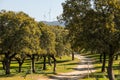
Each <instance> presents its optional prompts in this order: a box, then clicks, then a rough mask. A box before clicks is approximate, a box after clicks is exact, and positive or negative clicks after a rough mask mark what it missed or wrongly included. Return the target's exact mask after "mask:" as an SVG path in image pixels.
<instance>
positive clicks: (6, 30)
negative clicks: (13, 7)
mask: <svg viewBox="0 0 120 80" xmlns="http://www.w3.org/2000/svg"><path fill="white" fill-rule="evenodd" d="M39 36H40V30H39V28H38V26H37V23H36V22H35V21H34V19H32V18H31V17H29V16H28V15H27V14H25V13H23V12H18V13H16V12H13V11H1V12H0V49H1V53H2V54H4V55H5V57H4V63H5V70H6V74H10V62H11V59H12V58H13V57H15V55H16V54H17V53H26V54H37V53H39V52H40V47H39Z"/></svg>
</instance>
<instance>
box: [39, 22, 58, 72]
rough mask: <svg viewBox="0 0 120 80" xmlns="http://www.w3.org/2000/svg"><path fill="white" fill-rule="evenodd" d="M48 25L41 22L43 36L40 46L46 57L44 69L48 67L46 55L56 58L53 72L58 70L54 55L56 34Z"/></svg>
mask: <svg viewBox="0 0 120 80" xmlns="http://www.w3.org/2000/svg"><path fill="white" fill-rule="evenodd" d="M48 27H49V26H48V25H45V24H43V23H41V22H40V23H39V28H40V30H41V33H42V35H41V37H40V39H41V40H40V43H41V44H40V46H41V49H42V55H43V57H44V64H43V70H45V69H46V56H49V57H51V58H53V60H54V68H53V72H54V73H55V72H56V58H55V57H54V55H55V54H56V51H55V44H56V42H55V39H56V36H55V34H54V33H53V32H52V31H51V30H50V29H49V28H48Z"/></svg>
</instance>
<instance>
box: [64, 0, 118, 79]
mask: <svg viewBox="0 0 120 80" xmlns="http://www.w3.org/2000/svg"><path fill="white" fill-rule="evenodd" d="M116 1H118V0H114V1H113V0H95V1H93V3H92V4H91V0H75V1H73V0H67V1H66V2H65V3H63V14H62V20H64V21H65V22H66V27H67V28H68V30H69V31H70V35H71V36H72V40H73V42H74V43H73V44H74V46H78V47H81V48H84V49H86V50H89V51H96V52H100V50H101V52H103V53H106V54H107V55H108V56H109V61H108V69H107V72H108V77H109V79H110V80H114V75H113V71H112V65H113V58H114V55H115V53H116V52H118V51H119V48H120V46H119V38H120V37H119V36H120V35H119V34H120V33H119V32H120V30H119V28H118V27H119V26H118V25H117V24H116V21H115V20H116V16H118V13H119V12H120V11H119V7H118V6H119V3H117V2H116ZM73 14H74V15H73ZM117 23H119V21H117ZM74 46H73V47H74Z"/></svg>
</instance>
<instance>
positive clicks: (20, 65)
mask: <svg viewBox="0 0 120 80" xmlns="http://www.w3.org/2000/svg"><path fill="white" fill-rule="evenodd" d="M21 68H22V63H19V71H18V72H19V73H20V72H21Z"/></svg>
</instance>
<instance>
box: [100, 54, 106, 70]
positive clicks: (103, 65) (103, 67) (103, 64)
mask: <svg viewBox="0 0 120 80" xmlns="http://www.w3.org/2000/svg"><path fill="white" fill-rule="evenodd" d="M105 64H106V53H105V52H104V53H103V62H102V70H101V71H102V72H105Z"/></svg>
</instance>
